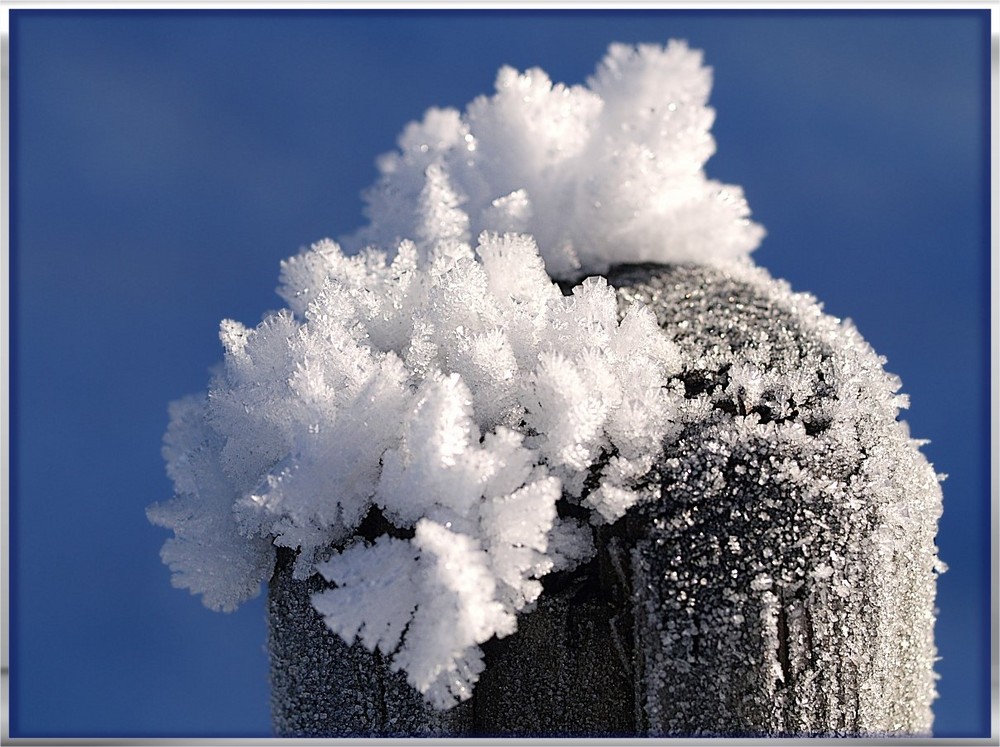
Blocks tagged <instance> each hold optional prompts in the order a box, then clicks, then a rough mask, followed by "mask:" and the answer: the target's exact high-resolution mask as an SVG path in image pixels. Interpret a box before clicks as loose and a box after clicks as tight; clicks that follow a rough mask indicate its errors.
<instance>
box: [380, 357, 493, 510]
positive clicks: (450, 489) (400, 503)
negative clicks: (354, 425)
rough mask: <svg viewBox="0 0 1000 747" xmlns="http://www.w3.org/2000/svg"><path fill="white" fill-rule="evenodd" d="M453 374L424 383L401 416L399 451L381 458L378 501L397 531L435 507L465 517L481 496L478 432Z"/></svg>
mask: <svg viewBox="0 0 1000 747" xmlns="http://www.w3.org/2000/svg"><path fill="white" fill-rule="evenodd" d="M471 414H472V397H471V394H470V393H469V390H468V387H467V386H466V385H465V384H464V383H463V382H462V380H461V378H459V376H458V375H456V374H452V375H450V376H443V377H439V378H438V379H437V380H428V381H427V382H425V383H424V385H423V386H422V387H421V388H420V389H419V390H418V391H417V393H416V396H415V400H414V403H413V405H412V407H411V409H410V411H409V412H408V413H406V414H405V416H404V418H403V423H402V438H401V440H400V444H399V446H398V448H394V449H389V450H388V451H386V453H385V455H384V456H383V459H382V462H383V463H382V472H381V478H380V480H379V483H378V492H377V497H376V499H377V501H378V503H379V505H380V506H381V507H382V508H383V509H384V510H385V511H386V513H387V515H388V516H389V517H390V518H391V519H392V520H394V521H396V522H398V523H399V525H401V526H412V525H413V524H414V523H416V521H417V520H418V519H420V518H421V517H422V516H424V515H426V512H427V511H428V510H429V509H431V508H432V507H434V506H443V507H445V508H449V509H451V510H453V511H456V512H457V513H458V514H459V515H463V514H465V513H467V512H468V511H469V510H470V509H471V507H472V505H473V504H474V502H475V501H477V500H478V499H479V497H480V495H481V494H482V477H481V475H480V469H479V467H480V461H481V459H480V449H479V439H480V433H479V429H478V427H477V426H476V424H475V423H474V422H473V420H472V417H471Z"/></svg>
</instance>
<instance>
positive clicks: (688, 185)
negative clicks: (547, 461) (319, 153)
mask: <svg viewBox="0 0 1000 747" xmlns="http://www.w3.org/2000/svg"><path fill="white" fill-rule="evenodd" d="M588 86H589V87H585V86H566V85H562V84H553V83H552V81H551V80H550V79H549V78H548V76H547V75H546V74H545V73H544V72H543V71H541V70H539V69H537V68H533V69H531V70H528V71H526V72H523V73H519V72H517V71H515V70H513V69H512V68H509V67H505V68H503V69H501V71H500V73H499V74H498V76H497V84H496V92H495V93H494V94H493V95H492V96H480V97H478V98H477V99H475V100H474V101H473V102H471V103H470V104H469V106H468V107H467V109H466V111H465V112H464V114H461V113H458V112H456V111H454V110H447V111H441V110H436V109H431V110H430V111H428V113H427V115H426V116H425V118H424V121H423V122H421V123H412V124H411V125H409V126H408V127H407V128H406V129H405V130H404V134H403V136H402V137H401V138H400V151H398V152H396V153H394V154H390V155H388V156H384V157H382V158H381V159H380V161H379V171H380V176H379V179H378V181H377V183H376V185H375V186H374V187H373V188H372V189H371V190H369V192H368V193H367V194H366V200H367V203H368V206H367V210H366V215H367V216H368V218H369V219H370V220H371V224H370V225H369V226H367V227H365V228H362V229H360V230H359V231H358V232H356V233H355V234H354V235H353V236H348V237H346V238H345V239H344V241H345V242H347V243H348V244H349V245H350V246H352V247H355V248H358V247H361V246H364V245H366V244H370V243H371V244H377V245H379V246H382V247H383V248H385V249H387V250H391V249H393V248H394V247H395V244H396V243H397V242H398V240H399V239H400V238H403V237H411V238H418V239H420V238H423V237H426V235H427V230H428V225H429V224H428V221H430V224H432V225H436V226H438V229H435V230H439V231H440V230H444V229H443V227H444V226H450V228H448V229H447V230H446V233H448V235H449V236H452V237H454V238H453V240H458V238H459V237H464V236H465V235H466V228H467V229H468V235H478V234H479V233H480V232H482V231H484V230H486V231H493V232H508V231H516V232H522V233H528V234H531V235H533V236H534V238H535V240H536V241H537V242H538V245H539V247H540V250H541V255H542V257H543V258H544V260H545V264H546V267H547V269H548V271H549V273H550V274H552V275H553V276H555V277H561V278H578V277H581V276H583V275H585V274H592V273H601V272H604V271H606V270H607V269H608V267H609V266H611V265H612V264H618V263H625V262H699V263H711V262H715V261H719V260H725V259H730V258H735V257H741V256H745V255H746V254H748V253H749V252H751V251H753V249H755V248H756V246H757V245H758V244H759V243H760V240H761V238H762V236H763V229H761V228H760V226H758V225H756V224H754V223H752V222H751V221H750V220H749V218H748V217H749V209H748V207H747V204H746V201H745V200H744V199H743V194H742V191H741V190H740V188H739V187H736V186H729V185H723V184H720V183H718V182H715V181H711V180H709V179H708V178H707V177H706V175H705V173H704V165H705V162H706V161H707V160H708V158H709V157H710V156H711V155H712V153H713V151H714V149H715V143H714V141H713V139H712V136H711V134H710V128H711V126H712V121H713V118H714V112H713V111H712V109H710V108H709V107H708V106H707V105H706V102H707V100H708V94H709V92H710V89H711V70H710V69H709V68H707V67H705V66H703V65H702V56H701V53H700V52H697V51H693V50H690V49H689V48H688V47H687V45H686V44H685V43H684V42H679V41H671V42H670V43H669V44H668V45H667V46H666V47H665V48H664V47H660V46H656V45H641V46H639V47H628V46H625V45H620V44H615V45H612V46H611V47H610V49H609V51H608V54H607V56H606V57H605V59H604V61H603V62H602V63H601V64H600V66H599V67H598V69H597V72H596V73H595V75H594V76H593V77H591V78H590V79H589V81H588ZM445 178H446V180H447V182H448V183H449V185H450V190H451V191H450V192H447V195H446V196H445V197H444V198H443V199H442V198H438V199H436V200H434V201H431V202H432V203H433V204H436V205H437V206H438V207H435V208H433V209H430V210H428V206H429V205H430V204H431V203H427V198H428V195H429V194H430V192H433V191H434V190H435V189H437V188H436V187H434V186H433V184H434V183H437V182H439V181H442V180H443V179H445ZM441 194H445V193H444V192H442V193H441ZM441 206H445V207H441ZM455 211H458V212H462V213H464V215H465V216H466V218H465V219H464V220H463V219H462V218H460V217H458V215H457V213H456V212H455ZM446 216H448V217H446ZM464 240H465V239H464V238H463V239H462V241H464ZM424 243H425V244H426V242H424Z"/></svg>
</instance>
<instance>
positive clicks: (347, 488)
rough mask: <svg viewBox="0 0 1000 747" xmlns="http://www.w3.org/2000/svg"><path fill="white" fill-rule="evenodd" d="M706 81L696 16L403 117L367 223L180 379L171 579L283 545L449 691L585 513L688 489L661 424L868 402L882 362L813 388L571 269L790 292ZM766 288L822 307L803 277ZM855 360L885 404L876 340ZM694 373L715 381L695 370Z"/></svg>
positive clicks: (266, 568) (234, 326) (447, 695)
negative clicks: (577, 61) (197, 371)
mask: <svg viewBox="0 0 1000 747" xmlns="http://www.w3.org/2000/svg"><path fill="white" fill-rule="evenodd" d="M710 85H711V80H710V70H709V69H708V68H705V67H704V66H702V63H701V55H700V53H698V52H694V51H691V50H689V49H688V48H687V47H686V46H685V45H684V44H683V43H681V42H670V43H669V44H668V45H667V46H666V47H658V46H651V45H643V46H639V47H626V46H623V45H612V46H611V48H610V49H609V51H608V54H607V56H606V58H605V59H604V61H603V62H602V63H601V65H600V66H599V67H598V70H597V72H596V74H595V75H594V76H593V77H592V78H591V79H590V80H589V81H588V86H587V87H583V86H564V85H561V84H555V85H554V84H553V83H552V82H551V81H550V80H549V78H548V77H547V76H546V75H545V73H544V72H542V71H541V70H537V69H533V70H529V71H527V72H525V73H517V72H516V71H514V70H512V69H510V68H504V69H502V70H501V71H500V73H499V75H498V78H497V82H496V93H495V94H494V95H493V96H492V97H485V96H484V97H480V98H478V99H476V100H475V101H473V102H472V103H471V104H470V105H469V106H468V108H467V109H466V111H465V112H464V113H460V112H458V111H456V110H451V109H447V110H441V109H431V110H430V111H428V112H427V114H426V116H425V117H424V119H423V120H422V121H421V122H419V123H411V124H410V125H408V126H407V127H406V128H405V130H404V131H403V133H402V135H401V136H400V139H399V150H398V151H396V152H393V153H391V154H387V155H385V156H383V157H382V158H381V159H380V161H379V170H380V177H379V179H378V181H377V183H376V184H375V185H374V187H373V188H372V189H371V190H370V191H369V192H368V193H367V195H366V200H367V203H368V207H367V215H368V217H369V218H370V221H371V222H370V225H368V226H366V227H364V228H362V229H360V230H359V231H357V232H355V233H354V234H352V235H350V236H348V237H346V238H344V239H342V244H343V246H344V247H345V249H346V250H342V249H341V245H338V244H337V243H334V242H333V241H330V240H324V241H320V242H318V243H316V244H314V245H313V246H312V247H311V248H309V249H308V250H305V251H303V252H302V253H300V254H299V255H297V256H295V257H292V258H290V259H288V260H286V261H284V262H283V263H282V266H281V277H280V285H279V288H278V293H279V295H280V296H281V297H282V298H283V299H284V301H285V302H286V304H287V308H285V309H282V310H281V311H278V312H275V313H271V314H268V315H267V316H266V317H265V318H264V320H263V321H262V322H261V323H260V324H259V325H257V326H256V327H253V328H248V327H245V326H244V325H242V324H240V323H239V322H236V321H230V320H227V321H224V322H223V323H222V325H221V331H220V338H221V341H222V345H223V349H224V361H223V363H222V364H221V365H220V366H219V367H218V368H217V369H216V370H215V371H214V373H213V377H212V380H211V383H210V386H209V390H208V392H207V394H206V395H201V396H192V397H188V398H185V399H183V400H180V401H178V402H175V403H173V404H172V405H171V409H170V425H169V427H168V431H167V434H166V437H165V443H164V456H165V458H166V461H167V469H168V473H169V475H170V477H171V478H172V480H173V482H174V486H175V492H176V496H175V497H174V498H173V500H171V501H168V502H166V503H163V504H156V505H154V506H151V507H150V509H149V516H150V518H151V520H152V521H154V522H155V523H157V524H159V525H162V526H164V527H167V528H170V529H172V530H173V531H174V535H175V536H174V537H173V538H171V539H169V540H167V542H166V544H165V545H164V548H163V551H162V557H163V559H164V562H166V563H167V564H168V565H169V566H170V568H171V570H172V571H173V574H174V575H173V582H174V584H175V585H177V586H180V587H184V588H188V589H190V590H191V591H192V592H193V593H197V594H201V595H202V596H203V599H204V602H205V604H206V605H208V606H209V607H212V608H214V609H221V610H232V609H234V608H235V607H236V606H237V605H239V604H240V603H241V602H242V601H244V600H246V599H248V598H251V597H253V596H255V595H256V594H257V593H259V588H260V584H261V583H262V582H264V581H267V580H268V579H269V578H270V576H271V574H272V572H273V569H274V566H275V558H276V552H277V549H278V548H287V549H288V550H289V551H291V552H294V554H295V567H294V575H295V577H296V578H298V579H305V578H309V577H311V576H313V575H314V574H315V573H317V572H318V573H320V574H321V575H322V576H323V577H324V578H325V579H326V580H327V581H328V582H330V584H331V585H330V587H329V588H328V589H327V590H325V591H323V592H320V593H317V594H315V595H314V596H313V598H312V603H313V606H314V608H315V609H316V610H317V611H318V612H319V613H320V614H321V615H322V616H323V617H324V619H325V621H326V624H327V626H328V627H329V628H330V629H331V630H332V631H334V632H335V633H337V634H339V635H340V636H341V637H342V638H343V639H344V640H345V641H347V642H348V643H351V642H353V641H354V640H359V641H360V642H361V643H362V644H363V645H364V646H365V647H367V648H368V649H369V650H371V651H374V650H376V649H378V650H379V651H381V652H382V653H383V654H384V655H385V656H387V657H389V658H390V660H391V666H392V667H393V668H394V669H397V670H404V671H405V672H406V676H407V679H408V681H409V682H410V684H411V685H413V686H414V687H415V688H416V689H417V690H419V691H420V692H421V693H423V694H424V695H425V697H426V698H427V699H428V700H429V701H430V702H431V703H433V704H434V705H436V706H437V707H439V708H447V707H449V706H451V705H453V704H454V703H455V702H457V701H459V700H464V699H466V698H468V697H470V695H471V691H472V687H473V685H474V683H475V682H476V680H477V678H478V676H479V673H480V672H481V671H482V669H483V654H482V651H481V649H480V645H481V644H483V643H484V642H485V641H487V640H488V639H490V638H491V637H494V636H496V637H503V636H505V635H508V634H510V633H512V632H513V631H514V630H515V629H516V627H517V615H518V613H522V612H528V611H530V609H531V608H532V606H533V605H534V604H535V602H536V600H537V599H538V597H539V595H540V593H541V591H542V583H541V581H542V579H543V578H544V577H545V576H546V575H548V574H550V573H552V572H554V571H559V570H569V569H572V568H574V567H577V566H578V565H579V564H580V563H582V562H584V561H586V560H588V559H589V558H590V557H591V556H592V555H593V553H594V546H593V540H592V537H593V530H592V527H591V526H588V523H587V520H586V519H584V518H583V517H589V523H590V524H591V525H601V524H607V523H613V522H615V521H617V520H618V519H620V518H621V517H622V516H624V515H625V514H626V512H628V511H629V510H630V509H631V508H632V507H634V506H636V505H637V504H640V503H643V502H647V503H648V502H649V501H651V500H656V499H661V498H662V500H670V497H669V496H660V492H659V490H658V488H656V487H655V486H656V485H658V484H659V483H658V480H660V479H661V478H663V476H664V475H666V474H668V473H670V471H671V470H675V469H677V468H678V464H679V461H678V458H677V457H676V456H673V457H671V458H670V459H667V460H666V461H664V453H665V449H666V451H667V453H668V454H673V453H674V452H672V451H670V449H671V448H672V447H671V444H673V445H674V446H676V445H677V444H679V443H682V442H683V441H684V439H689V438H691V434H692V433H695V432H700V431H698V428H703V427H704V424H712V423H718V433H716V434H715V437H716V438H723V436H725V438H730V439H735V440H737V441H741V442H742V441H747V442H749V441H752V440H753V439H755V438H756V439H759V438H761V437H762V434H766V435H767V439H768V440H770V441H774V442H778V441H781V440H782V439H784V440H788V439H792V440H800V441H803V442H806V441H808V440H809V439H808V438H806V435H807V434H806V430H807V429H808V427H809V425H808V423H807V424H805V425H803V424H802V423H803V422H805V420H806V419H807V418H809V417H814V419H815V421H816V422H817V423H819V422H822V423H823V424H824V425H823V428H829V429H830V431H831V432H832V433H840V430H843V431H844V432H845V433H847V432H848V431H850V433H852V434H853V433H854V432H855V431H856V430H857V424H856V422H855V421H856V420H857V418H858V412H859V408H860V409H861V410H864V409H866V408H869V405H870V404H871V403H867V404H866V403H861V402H855V401H854V400H857V397H855V398H854V400H852V399H851V394H850V393H851V392H858V391H862V389H864V388H865V386H867V385H864V384H863V383H862V384H859V383H858V382H857V381H854V380H853V379H852V378H851V377H850V376H847V373H849V372H847V369H845V371H843V372H834V371H832V370H831V371H828V372H827V375H828V381H829V382H832V381H834V380H835V379H837V380H838V381H839V380H843V386H842V387H841V390H840V391H838V392H837V396H834V397H831V398H829V399H828V400H824V399H822V398H815V397H814V396H813V394H814V390H815V388H816V386H817V381H816V380H815V379H814V378H810V377H811V376H812V373H811V372H807V371H804V370H799V367H800V366H801V361H774V360H769V359H768V357H767V354H762V355H761V356H760V357H759V359H754V358H753V356H752V355H751V356H749V357H748V356H746V355H743V354H741V355H740V356H737V357H736V358H733V356H732V355H730V356H729V357H727V354H726V351H725V350H722V351H720V350H719V347H718V345H717V344H714V345H711V346H707V347H698V346H694V347H692V346H691V344H690V343H689V342H685V340H686V339H687V338H686V337H685V334H686V330H688V329H691V328H690V327H688V324H689V320H688V319H687V318H685V319H684V320H681V321H679V322H677V323H676V324H673V323H671V324H668V323H667V320H666V317H663V318H660V319H658V318H657V316H658V315H660V316H661V317H662V313H661V312H662V311H663V310H662V309H659V310H658V311H657V313H656V314H654V312H653V311H651V310H650V308H649V307H647V306H646V305H644V303H643V301H649V300H651V299H652V298H653V297H652V296H651V297H650V298H646V297H640V296H641V295H642V294H633V299H634V300H633V301H632V302H631V303H624V301H623V299H627V298H628V293H627V292H622V291H620V292H618V293H616V291H615V289H614V288H612V287H610V286H609V285H608V283H607V282H606V280H604V279H603V278H600V277H588V278H587V279H585V280H583V281H582V282H579V284H577V285H576V287H574V288H573V290H572V293H570V294H564V292H563V290H562V288H561V287H560V286H559V285H558V284H556V283H555V282H553V280H552V278H560V279H563V280H572V281H574V282H576V281H579V280H580V278H582V277H584V276H586V275H594V274H601V273H606V272H608V270H609V268H612V266H614V265H622V264H627V263H640V262H655V263H660V264H673V265H675V266H683V265H687V266H693V265H701V266H706V265H712V266H714V267H715V268H716V269H717V270H720V271H721V272H723V274H727V273H730V274H731V275H732V277H734V278H740V279H742V281H745V282H746V283H748V284H750V285H752V286H754V287H760V288H767V289H769V290H766V291H765V290H762V291H761V293H762V294H764V295H766V294H770V293H772V290H771V289H772V286H774V282H773V281H772V280H770V278H769V277H767V276H766V273H764V272H763V271H762V270H758V269H757V268H755V267H753V265H752V264H751V263H750V262H749V260H748V259H747V255H748V254H749V252H750V251H752V250H753V249H754V248H755V247H756V246H757V244H758V243H759V241H760V238H761V237H762V235H763V230H762V229H761V228H760V227H759V226H757V225H756V224H754V223H752V222H750V220H749V218H748V215H749V210H748V208H747V205H746V202H745V200H744V199H743V196H742V192H741V190H740V189H739V188H738V187H734V186H730V185H723V184H720V183H718V182H715V181H712V180H709V179H708V178H707V177H706V176H705V174H704V171H703V166H704V163H705V161H706V160H707V159H708V158H709V157H710V156H711V155H712V152H713V150H714V142H713V140H712V138H711V135H710V134H709V128H710V126H711V124H712V119H713V116H714V114H713V112H712V110H711V109H709V108H708V107H707V106H706V101H707V97H708V93H709V89H710ZM567 285H568V284H567ZM774 294H775V295H774V297H775V298H776V299H779V301H778V303H779V305H781V304H785V305H788V304H790V305H793V306H794V305H797V306H799V307H801V308H800V309H799V312H798V313H799V317H800V318H802V319H813V318H814V319H815V320H816V322H815V324H816V325H817V328H823V324H828V323H827V322H822V321H821V320H822V319H823V317H822V314H821V312H820V311H819V308H818V306H816V305H815V303H814V302H813V300H812V299H810V298H807V297H802V298H800V299H798V300H796V299H797V298H798V297H795V296H793V295H792V294H791V293H790V292H788V291H787V289H784V290H781V292H780V293H778V292H777V291H774ZM691 298H692V296H691V294H690V293H686V294H685V295H684V296H683V299H681V300H679V301H678V302H677V303H678V308H679V304H680V303H681V302H683V303H693V301H691ZM803 299H804V300H803ZM653 300H655V299H653ZM732 300H733V299H732V298H730V301H732ZM740 308H742V307H740ZM699 314H702V315H703V311H702V310H699V309H693V311H692V315H691V319H697V318H700V317H699V316H698V315H699ZM833 323H834V322H830V323H829V324H833ZM730 327H732V325H731V324H730ZM762 328H763V327H762ZM668 329H669V330H672V331H671V332H670V333H668V332H667V331H665V330H668ZM776 329H779V330H782V329H785V327H784V326H779V327H776ZM823 329H825V328H823ZM703 332H704V330H703ZM824 334H827V333H826V332H824ZM829 334H831V335H833V334H834V333H833V332H829ZM850 334H853V333H851V332H850V330H849V329H846V328H845V329H844V330H840V328H839V327H838V331H837V332H836V335H850ZM831 339H832V338H831ZM770 345H771V342H769V341H767V340H762V341H761V346H760V349H761V350H770V349H771V348H770ZM751 347H753V346H751ZM857 347H858V348H859V349H860V348H863V347H864V346H863V345H862V343H860V342H859V343H858V345H857ZM866 351H867V349H866ZM744 352H745V351H744ZM824 355H825V354H824ZM824 360H825V359H824ZM852 360H853V359H852ZM858 361H861V362H863V363H864V365H861V363H859V362H858ZM779 364H780V365H779ZM823 365H827V364H826V363H824V364H823ZM831 365H832V364H831ZM852 366H854V367H855V368H856V369H857V370H858V371H860V372H862V373H864V375H865V376H868V377H869V378H871V380H873V381H874V380H877V381H878V382H879V384H878V386H877V389H878V390H879V396H878V398H876V399H877V402H878V408H882V409H885V410H886V418H887V419H888V420H889V421H893V420H894V418H895V413H896V412H897V410H898V407H899V406H900V404H903V403H902V401H901V400H897V399H896V398H895V394H894V391H895V388H896V386H897V385H896V384H895V383H894V382H893V381H890V380H889V379H885V381H884V382H883V379H882V378H880V377H884V374H882V373H881V362H880V361H878V360H877V359H876V358H875V356H874V354H872V353H871V352H870V351H867V352H865V353H864V355H863V356H861V357H860V358H859V359H857V361H854V362H853V363H852ZM849 368H850V367H849ZM775 371H779V372H780V375H779V374H778V373H775ZM713 372H714V373H713ZM720 372H721V373H720ZM845 372H846V373H845ZM873 372H874V373H873ZM859 375H860V374H859ZM699 376H700V377H702V378H705V380H706V381H708V380H710V379H712V377H714V378H715V379H717V380H718V383H719V386H717V387H716V388H715V389H712V388H711V387H709V386H708V385H707V384H706V385H705V387H703V388H704V391H701V389H702V388H701V387H699V386H694V390H693V389H692V387H693V384H692V382H696V381H698V380H700V379H699ZM706 377H707V378H706ZM838 386H840V384H838ZM796 402H797V403H798V405H795V404H794V403H796ZM852 402H853V404H852ZM720 403H721V404H720ZM729 403H731V406H730V404H729ZM790 403H791V404H790ZM796 406H797V407H798V410H796V411H795V412H794V413H793V412H791V410H792V408H793V407H796ZM727 408H728V409H727ZM786 410H788V412H786ZM890 411H891V412H890ZM762 412H763V413H766V414H767V420H769V421H770V422H761V417H760V413H762ZM693 424H702V425H699V426H698V427H697V428H695V426H694V425H693ZM713 427H714V426H713ZM838 429H840V430H838ZM849 435H850V434H849ZM852 438H853V436H852V437H851V438H848V437H847V436H844V442H845V443H851V444H853V443H854V441H852V440H851V439H852ZM803 448H805V447H803ZM859 448H860V447H859ZM674 451H676V449H674ZM660 462H662V464H661V463H660ZM781 468H782V469H784V468H785V466H782V467H781ZM787 469H788V470H794V469H795V465H794V464H791V463H789V464H788V465H787ZM789 479H795V477H794V475H792V476H791V477H789ZM874 479H877V477H876V478H873V480H874ZM567 506H569V507H570V510H564V509H566V507H567ZM571 516H573V517H580V518H569V517H571ZM824 573H829V569H828V568H826V567H825V566H817V568H816V569H815V570H814V574H819V575H822V574H824Z"/></svg>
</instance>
